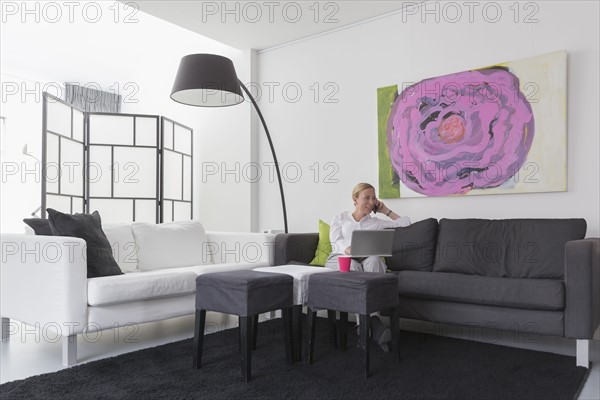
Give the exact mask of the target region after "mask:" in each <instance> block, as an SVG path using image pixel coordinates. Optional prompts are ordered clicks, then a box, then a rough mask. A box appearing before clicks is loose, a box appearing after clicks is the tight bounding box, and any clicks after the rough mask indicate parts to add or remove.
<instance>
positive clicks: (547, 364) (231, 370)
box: [0, 319, 588, 400]
mask: <svg viewBox="0 0 600 400" xmlns="http://www.w3.org/2000/svg"><path fill="white" fill-rule="evenodd" d="M280 327H281V320H280V319H275V320H270V321H267V322H264V323H261V324H260V325H259V336H258V346H257V349H256V351H254V352H253V353H252V380H251V381H250V382H249V383H243V381H242V378H241V367H240V356H239V353H238V341H237V335H236V333H237V330H236V329H228V330H224V331H221V332H217V333H214V334H211V335H207V336H206V337H205V342H204V356H203V362H202V368H201V369H199V370H196V369H193V368H192V339H187V340H183V341H179V342H175V343H169V344H166V345H162V346H158V347H154V348H149V349H144V350H139V351H135V352H132V353H128V354H123V355H120V356H117V357H112V358H108V359H104V360H99V361H94V362H90V363H87V364H82V365H79V366H75V367H72V368H69V369H65V370H61V371H58V372H54V373H49V374H44V375H39V376H34V377H31V378H27V379H24V380H19V381H13V382H8V383H5V384H3V385H0V398H1V399H44V400H46V399H61V400H66V399H77V400H81V399H285V400H289V399H361V400H364V399H367V400H368V399H377V400H381V399H527V400H530V399H544V400H548V399H573V398H575V397H576V396H577V394H578V393H579V391H580V388H581V386H582V385H583V382H584V381H585V379H586V377H587V374H588V370H587V369H585V368H582V367H576V366H575V358H574V357H567V356H561V355H557V354H551V353H544V352H538V351H532V350H523V349H516V348H511V347H504V346H498V345H492V344H485V343H479V342H473V341H467V340H459V339H451V338H446V337H440V336H432V335H425V334H418V333H413V332H405V331H403V332H402V340H401V342H402V361H401V362H400V363H398V362H395V361H394V359H393V357H392V355H391V354H390V353H384V352H382V351H381V350H380V349H379V348H378V347H377V346H375V345H372V346H371V349H372V351H371V377H370V378H369V379H365V377H364V364H363V359H362V350H360V349H358V348H356V347H355V346H354V345H355V344H356V341H357V337H356V333H355V332H354V329H351V330H350V331H349V333H348V343H349V348H348V350H346V351H340V350H336V349H334V348H333V347H332V345H331V343H330V342H329V341H328V336H327V332H328V331H327V326H326V322H325V320H324V319H319V322H318V325H317V327H318V329H317V342H316V346H315V357H314V363H313V364H312V365H306V364H305V363H304V362H296V364H294V365H287V364H286V363H285V353H284V349H283V343H282V337H281V333H280Z"/></svg>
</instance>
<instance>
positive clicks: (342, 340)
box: [338, 311, 348, 350]
mask: <svg viewBox="0 0 600 400" xmlns="http://www.w3.org/2000/svg"><path fill="white" fill-rule="evenodd" d="M338 332H339V340H338V347H339V348H340V349H341V350H346V349H347V348H348V313H347V312H343V311H340V325H339V329H338Z"/></svg>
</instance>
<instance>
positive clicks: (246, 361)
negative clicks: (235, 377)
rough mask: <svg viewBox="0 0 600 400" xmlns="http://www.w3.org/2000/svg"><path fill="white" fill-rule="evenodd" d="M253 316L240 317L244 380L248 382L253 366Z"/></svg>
mask: <svg viewBox="0 0 600 400" xmlns="http://www.w3.org/2000/svg"><path fill="white" fill-rule="evenodd" d="M253 319H254V318H253V316H249V317H243V316H240V344H241V347H242V378H244V382H248V381H249V380H250V376H251V365H252V321H253Z"/></svg>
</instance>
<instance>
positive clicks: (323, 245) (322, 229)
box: [310, 220, 331, 267]
mask: <svg viewBox="0 0 600 400" xmlns="http://www.w3.org/2000/svg"><path fill="white" fill-rule="evenodd" d="M329 228H330V227H329V224H328V223H327V222H324V221H321V220H319V243H318V244H317V249H316V250H315V258H313V260H312V261H311V262H310V265H315V266H319V267H324V266H325V262H327V257H329V254H330V253H331V241H330V239H329Z"/></svg>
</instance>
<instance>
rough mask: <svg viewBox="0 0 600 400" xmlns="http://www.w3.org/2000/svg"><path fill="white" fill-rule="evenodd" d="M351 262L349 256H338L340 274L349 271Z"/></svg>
mask: <svg viewBox="0 0 600 400" xmlns="http://www.w3.org/2000/svg"><path fill="white" fill-rule="evenodd" d="M351 262H352V257H350V256H338V263H339V264H340V271H342V272H348V271H350V264H351Z"/></svg>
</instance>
